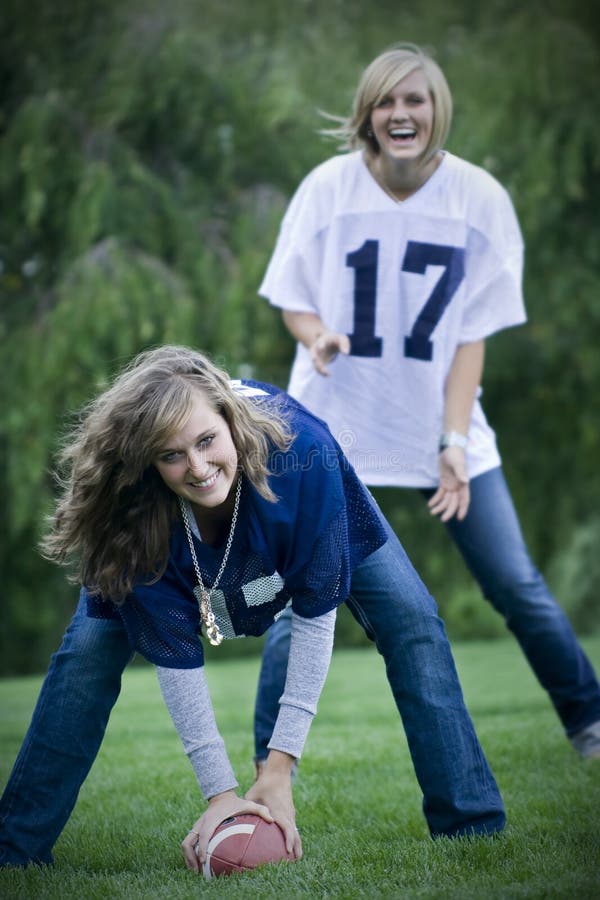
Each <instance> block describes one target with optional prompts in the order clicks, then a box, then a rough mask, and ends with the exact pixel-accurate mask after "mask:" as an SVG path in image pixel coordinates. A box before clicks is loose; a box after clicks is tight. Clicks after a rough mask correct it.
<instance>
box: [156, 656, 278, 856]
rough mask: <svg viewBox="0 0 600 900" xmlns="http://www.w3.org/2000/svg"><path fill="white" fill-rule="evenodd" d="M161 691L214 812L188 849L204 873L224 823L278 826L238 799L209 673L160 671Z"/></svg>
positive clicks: (197, 829)
mask: <svg viewBox="0 0 600 900" xmlns="http://www.w3.org/2000/svg"><path fill="white" fill-rule="evenodd" d="M156 671H157V674H158V681H159V684H160V688H161V691H162V694H163V697H164V700H165V703H166V705H167V708H168V710H169V713H170V715H171V718H172V719H173V724H174V725H175V727H176V729H177V731H178V733H179V736H180V737H181V740H182V742H183V746H184V748H185V751H186V753H187V755H188V757H189V760H190V762H191V764H192V767H193V769H194V772H195V773H196V777H197V779H198V783H199V785H200V790H201V791H202V794H203V795H204V797H205V798H206V799H207V800H208V808H207V809H206V811H205V812H204V814H203V815H202V816H200V818H199V819H198V820H197V821H196V822H195V823H194V825H193V829H192V830H191V831H190V832H189V833H188V835H187V837H186V838H185V840H184V841H183V843H182V848H183V852H184V856H185V862H186V865H187V867H188V868H189V869H193V870H195V871H199V869H200V867H201V865H202V863H203V862H204V859H205V857H206V847H207V845H208V842H209V840H210V838H211V836H212V833H213V831H214V830H215V828H216V827H217V825H219V824H220V823H221V822H222V821H223V819H226V818H227V817H228V816H233V815H237V814H239V813H245V812H249V813H256V814H257V815H259V816H262V817H263V819H266V820H267V821H268V822H272V821H273V817H272V816H271V815H270V813H269V810H268V809H267V808H266V807H265V806H263V805H259V804H258V803H254V802H252V801H249V800H245V799H242V798H241V797H238V795H237V794H236V792H235V788H236V787H237V781H236V779H235V775H234V774H233V769H232V768H231V764H230V762H229V759H228V757H227V753H226V751H225V744H224V743H223V739H222V737H221V735H220V734H219V732H218V729H217V723H216V721H215V716H214V712H213V708H212V703H211V700H210V694H209V692H208V685H207V683H206V676H205V674H204V668H195V669H168V668H163V667H162V666H157V670H156Z"/></svg>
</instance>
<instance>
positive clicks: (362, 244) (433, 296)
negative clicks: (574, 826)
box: [255, 45, 600, 761]
mask: <svg viewBox="0 0 600 900" xmlns="http://www.w3.org/2000/svg"><path fill="white" fill-rule="evenodd" d="M451 116H452V99H451V95H450V91H449V88H448V85H447V82H446V79H445V77H444V75H443V73H442V71H441V70H440V68H439V66H438V65H437V64H436V63H435V62H434V61H433V60H432V59H431V58H430V57H429V56H427V55H426V54H425V53H423V52H422V51H421V50H420V49H419V48H417V47H415V46H413V45H399V46H397V47H394V48H391V49H390V50H388V51H386V52H384V53H382V54H381V55H380V56H378V57H377V58H376V59H375V60H374V61H373V62H372V63H371V64H370V65H369V66H368V67H367V69H366V70H365V72H364V73H363V76H362V78H361V80H360V83H359V85H358V89H357V91H356V95H355V98H354V106H353V110H352V113H351V115H350V116H349V117H348V118H347V119H344V120H341V122H340V127H339V128H337V129H335V130H332V131H330V132H328V133H329V134H331V135H334V136H336V137H338V138H341V139H342V142H343V145H344V146H343V148H344V149H345V150H347V151H349V152H347V153H344V154H341V155H337V156H334V157H332V158H331V159H329V160H327V161H326V162H325V163H323V164H321V165H320V166H318V167H317V168H316V169H314V170H313V171H312V172H311V173H310V174H309V175H308V176H307V177H306V178H305V179H304V181H303V182H302V184H301V185H300V186H299V188H298V190H297V192H296V194H295V195H294V197H293V199H292V201H291V203H290V205H289V208H288V210H287V212H286V214H285V217H284V219H283V222H282V225H281V230H280V234H279V238H278V241H277V245H276V247H275V250H274V253H273V256H272V258H271V261H270V263H269V266H268V269H267V272H266V275H265V278H264V280H263V283H262V285H261V287H260V289H259V293H260V294H262V295H263V296H265V297H266V298H268V300H269V301H270V302H271V303H272V304H273V305H274V306H277V307H280V308H281V309H282V310H283V318H284V322H285V324H286V326H287V327H288V329H289V331H290V332H291V334H292V335H293V336H294V337H295V338H296V339H297V341H298V345H297V352H296V357H295V360H294V364H293V367H292V372H291V378H290V383H289V387H288V390H289V393H290V394H291V395H292V396H294V397H296V398H297V399H298V400H300V401H301V402H302V403H303V404H304V405H305V406H307V407H308V408H309V409H310V410H311V411H312V412H314V413H316V414H317V415H319V416H322V417H323V418H324V419H325V420H326V421H327V423H328V425H329V426H330V428H331V430H332V432H333V434H334V436H335V437H336V438H337V440H338V441H339V442H340V444H341V445H342V446H343V447H344V450H345V453H346V454H347V456H348V458H349V459H350V461H351V462H352V464H353V465H354V467H355V469H356V471H357V472H358V474H359V476H360V477H361V478H362V479H363V481H364V482H365V483H366V484H368V485H388V486H396V487H410V488H419V489H421V490H422V491H423V492H424V493H425V495H426V496H427V498H428V503H429V508H430V510H431V512H432V513H433V514H434V515H438V516H439V517H440V518H441V520H442V522H444V523H445V525H446V528H447V530H448V533H449V534H450V536H451V537H452V538H453V540H454V541H455V542H456V544H457V546H458V548H459V550H460V551H461V553H462V555H463V557H464V559H465V562H466V564H467V566H468V567H469V569H470V570H471V572H472V573H473V575H474V576H475V578H476V579H477V581H478V582H479V585H480V587H481V589H482V592H483V594H484V596H485V597H486V598H487V599H488V600H489V601H490V602H491V603H492V604H493V606H494V607H495V608H496V609H497V610H498V612H499V613H500V614H501V615H502V616H504V618H505V621H506V624H507V626H508V627H509V628H510V630H511V631H512V632H513V633H514V635H515V636H516V638H517V640H518V641H519V643H520V645H521V647H522V649H523V651H524V653H525V655H526V657H527V659H528V661H529V663H530V665H531V667H532V669H533V670H534V672H535V674H536V675H537V677H538V679H539V681H540V683H541V684H542V686H543V687H544V688H545V689H546V690H547V691H548V693H549V695H550V698H551V700H552V702H553V704H554V706H555V708H556V711H557V713H558V715H559V717H560V719H561V721H562V724H563V726H564V729H565V732H566V734H567V736H568V737H569V739H570V740H571V742H572V744H573V746H574V747H575V749H576V750H577V751H578V752H579V753H580V754H581V755H582V756H584V757H598V756H600V688H599V686H598V681H597V678H596V676H595V674H594V671H593V669H592V667H591V665H590V663H589V661H588V660H587V659H586V657H585V655H584V653H583V651H582V650H581V647H580V646H579V644H578V642H577V639H576V637H575V635H574V633H573V630H572V628H571V625H570V624H569V622H568V620H567V618H566V617H565V615H564V613H563V612H562V610H561V609H560V608H559V606H558V605H557V603H556V601H555V600H554V598H553V597H552V595H551V594H550V592H549V590H548V587H547V585H546V584H545V582H544V580H543V578H542V576H541V575H540V573H539V572H538V571H537V570H536V568H535V567H534V565H533V563H532V562H531V560H530V558H529V554H528V552H527V548H526V546H525V543H524V540H523V537H522V534H521V530H520V526H519V522H518V519H517V516H516V513H515V510H514V507H513V504H512V501H511V498H510V494H509V492H508V488H507V486H506V483H505V480H504V477H503V474H502V469H501V463H500V457H499V454H498V449H497V447H496V440H495V435H494V432H493V430H492V429H491V428H490V426H489V425H488V423H487V421H486V418H485V416H484V413H483V410H482V408H481V404H480V402H479V394H480V382H481V378H482V372H483V361H484V342H485V339H486V338H487V337H488V336H490V335H492V334H493V333H494V332H496V331H499V330H500V329H503V328H506V327H510V326H513V325H518V324H520V323H522V322H524V321H525V310H524V305H523V298H522V290H521V278H522V264H523V242H522V238H521V234H520V230H519V225H518V222H517V219H516V216H515V213H514V210H513V206H512V203H511V200H510V198H509V196H508V194H507V192H506V191H505V190H504V188H503V187H502V186H501V185H500V184H499V183H498V182H497V181H496V180H495V179H494V178H493V177H492V176H491V175H490V174H489V173H487V172H485V171H484V170H483V169H481V168H479V167H477V166H474V165H472V164H470V163H468V162H466V161H465V160H462V159H460V158H458V157H457V156H454V155H453V154H451V153H448V152H447V151H445V150H443V145H444V142H445V140H446V137H447V135H448V131H449V128H450V122H451ZM287 628H288V624H287V623H286V621H285V619H284V620H282V621H280V622H279V623H277V624H276V625H275V627H274V628H273V629H272V631H271V633H270V636H269V641H268V642H267V644H266V647H265V654H264V658H263V669H262V673H261V681H260V683H259V692H258V697H257V707H256V720H255V725H256V757H257V761H260V759H261V758H262V757H263V755H264V745H265V740H266V739H267V737H268V734H269V733H270V730H271V727H272V720H273V716H274V714H275V711H276V708H277V700H278V697H279V695H280V694H281V680H282V678H283V677H284V675H285V658H286V653H287V632H286V629H287Z"/></svg>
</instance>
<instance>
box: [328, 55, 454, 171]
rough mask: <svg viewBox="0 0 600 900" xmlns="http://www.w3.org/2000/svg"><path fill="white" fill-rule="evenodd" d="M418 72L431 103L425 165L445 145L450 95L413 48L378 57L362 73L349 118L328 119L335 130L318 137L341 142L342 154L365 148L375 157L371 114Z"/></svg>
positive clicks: (441, 75) (433, 67)
mask: <svg viewBox="0 0 600 900" xmlns="http://www.w3.org/2000/svg"><path fill="white" fill-rule="evenodd" d="M417 69H420V70H421V71H422V72H423V74H424V75H425V78H426V80H427V84H428V87H429V92H430V94H431V98H432V100H433V109H434V114H433V128H432V132H431V136H430V139H429V142H428V144H427V147H426V148H425V152H424V158H425V160H426V161H427V160H428V159H431V157H432V156H434V155H435V154H436V153H437V151H438V150H440V149H441V148H442V147H443V145H444V144H445V142H446V139H447V137H448V133H449V131H450V124H451V122H452V95H451V93H450V88H449V87H448V82H447V81H446V78H445V76H444V73H443V72H442V70H441V69H440V67H439V66H438V64H437V63H436V62H435V61H434V60H433V59H432V58H431V56H428V55H427V54H426V53H425V52H424V51H423V50H421V49H420V48H419V47H417V46H416V44H395V45H394V46H393V47H390V48H389V49H388V50H385V51H384V52H383V53H381V54H380V55H379V56H377V57H376V58H375V59H374V60H373V61H372V62H371V63H370V64H369V65H368V66H367V68H366V69H365V70H364V72H363V74H362V76H361V79H360V81H359V83H358V87H357V89H356V93H355V95H354V102H353V107H352V114H351V115H350V116H349V117H347V118H341V117H338V116H328V118H330V119H332V120H334V121H337V122H339V126H338V127H337V128H330V129H323V130H322V131H321V134H324V135H326V136H327V137H333V138H335V139H336V140H340V141H341V146H340V149H341V150H358V149H361V148H365V149H366V150H367V152H368V153H370V154H372V155H374V156H376V155H377V154H378V153H379V145H378V143H377V140H376V139H375V136H374V135H373V134H372V132H371V128H370V126H371V112H372V111H373V109H374V107H376V106H377V104H378V103H380V102H381V100H383V98H384V97H385V96H386V95H387V94H389V93H390V91H391V90H392V89H393V88H394V87H395V86H396V85H397V84H398V82H399V81H402V79H403V78H406V76H407V75H410V73H411V72H414V71H415V70H417Z"/></svg>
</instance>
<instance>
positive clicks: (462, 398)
mask: <svg viewBox="0 0 600 900" xmlns="http://www.w3.org/2000/svg"><path fill="white" fill-rule="evenodd" d="M484 355H485V342H484V341H482V340H481V341H475V342H473V343H471V344H461V346H460V347H458V349H457V351H456V353H455V355H454V359H453V361H452V365H451V366H450V371H449V372H448V377H447V379H446V387H445V404H444V432H445V433H448V432H452V431H454V432H457V433H458V434H459V435H463V436H464V437H465V438H466V436H467V434H468V432H469V423H470V421H471V413H472V410H473V404H474V402H475V397H476V395H477V389H478V387H479V384H480V382H481V376H482V374H483V360H484ZM469 501H470V492H469V476H468V473H467V467H466V463H465V448H464V447H459V446H450V447H446V449H444V450H443V451H442V452H441V453H440V485H439V487H438V489H437V491H436V492H435V494H434V495H433V497H432V498H431V499H430V501H429V509H430V510H431V512H432V514H433V515H436V516H437V515H439V516H440V517H441V520H442V522H447V521H448V520H449V519H451V518H452V516H454V515H455V516H456V518H457V519H458V520H459V521H460V520H462V519H464V517H465V516H466V514H467V511H468V509H469Z"/></svg>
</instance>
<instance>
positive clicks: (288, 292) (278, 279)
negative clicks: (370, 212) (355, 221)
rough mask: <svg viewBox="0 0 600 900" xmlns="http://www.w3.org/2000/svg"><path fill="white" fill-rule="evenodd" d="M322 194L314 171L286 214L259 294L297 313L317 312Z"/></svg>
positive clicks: (273, 303)
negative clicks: (318, 237) (318, 236)
mask: <svg viewBox="0 0 600 900" xmlns="http://www.w3.org/2000/svg"><path fill="white" fill-rule="evenodd" d="M322 203H323V197H322V196H320V192H319V190H318V183H317V180H316V178H315V174H314V173H311V174H310V175H309V176H307V178H306V179H305V180H304V181H303V182H302V183H301V185H300V187H299V188H298V190H297V191H296V193H295V195H294V196H293V198H292V200H291V202H290V204H289V206H288V209H287V211H286V213H285V215H284V217H283V220H282V222H281V226H280V229H279V235H278V237H277V241H276V243H275V249H274V250H273V254H272V256H271V259H270V261H269V264H268V266H267V270H266V272H265V275H264V278H263V281H262V283H261V285H260V287H259V289H258V293H259V294H260V295H261V296H262V297H266V298H267V300H269V302H270V303H271V304H272V305H273V306H278V307H280V308H281V309H287V310H291V311H294V312H311V313H314V312H317V311H318V310H317V307H316V298H318V296H319V277H320V270H321V258H320V255H321V252H322V251H321V244H320V242H319V241H318V240H317V234H318V231H319V227H320V225H319V223H320V220H321V206H322Z"/></svg>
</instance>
